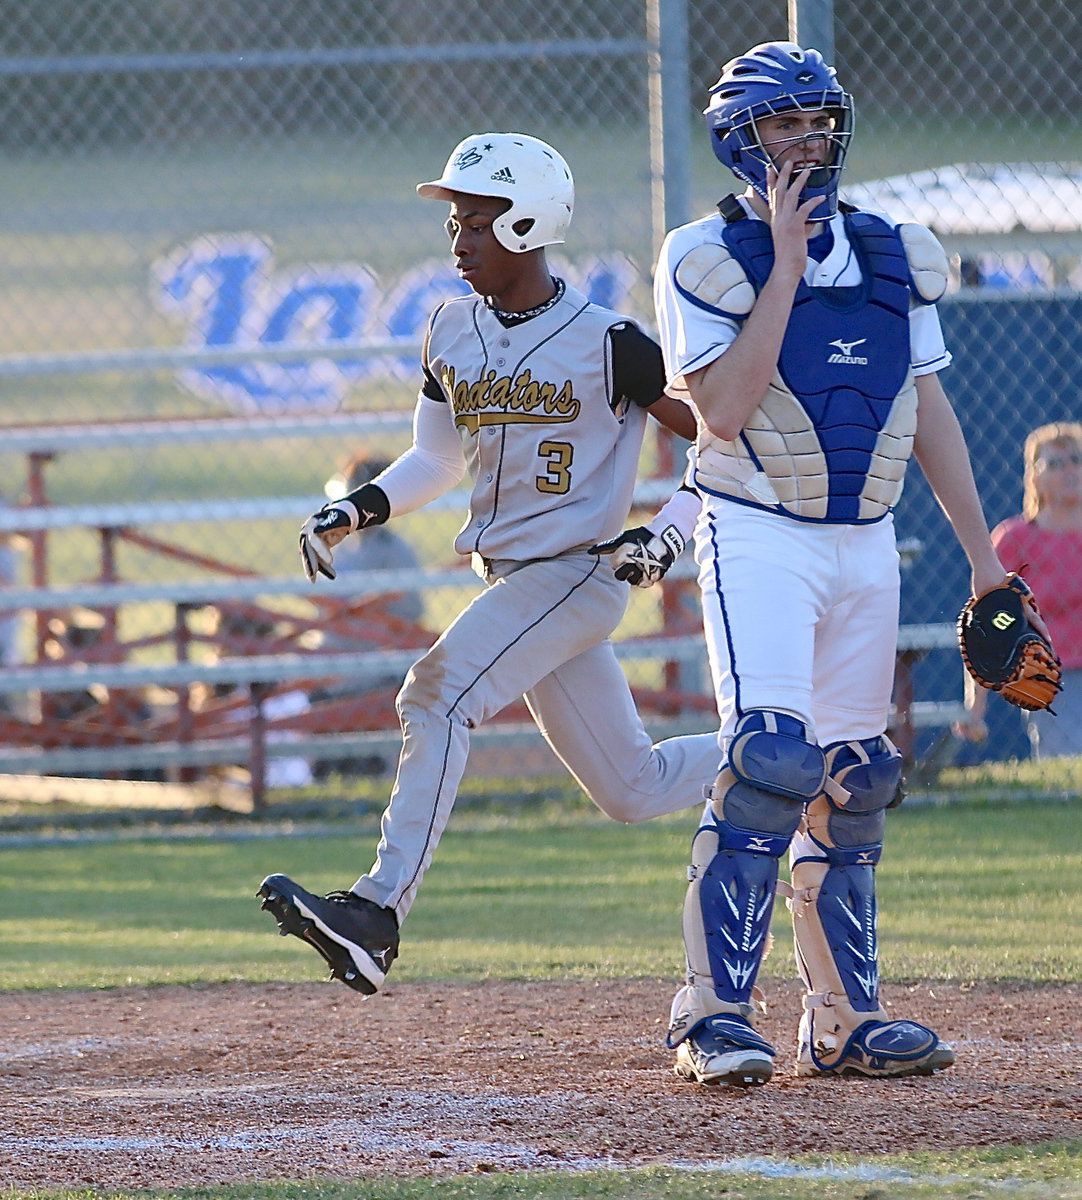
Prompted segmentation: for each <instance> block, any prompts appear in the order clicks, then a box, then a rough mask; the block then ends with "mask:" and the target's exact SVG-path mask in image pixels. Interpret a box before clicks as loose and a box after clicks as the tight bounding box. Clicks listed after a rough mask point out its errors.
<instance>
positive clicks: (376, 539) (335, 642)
mask: <svg viewBox="0 0 1082 1200" xmlns="http://www.w3.org/2000/svg"><path fill="white" fill-rule="evenodd" d="M389 466H390V462H389V461H388V460H383V459H375V458H368V457H367V456H366V455H363V454H357V455H354V456H353V457H352V458H351V459H349V460H348V462H347V463H346V464H345V466H344V467H343V468H342V470H341V471H339V472H337V473H336V474H334V475H332V476H331V477H330V479H328V480H327V482H326V484H325V485H324V488H323V491H324V493H325V494H326V496H327V499H328V500H331V501H335V500H341V499H342V498H343V497H345V496H348V495H349V494H350V492H355V491H356V490H357V489H358V488H361V487H364V485H365V484H366V483H370V482H371V481H372V480H373V479H375V477H376V476H377V475H379V474H380V473H381V472H382V471H385V470H386V469H387V467H389ZM334 565H335V567H336V569H337V571H338V574H339V575H345V576H347V577H348V576H349V575H350V573H351V572H356V571H415V570H418V569H419V568H420V566H421V560H420V559H419V558H418V557H417V553H416V551H415V550H414V549H413V547H412V546H411V545H410V544H409V542H407V541H406V539H405V538H404V537H403V536H402V535H401V534H400V533H397V532H395V531H394V530H393V529H390V528H388V527H387V526H386V525H377V526H375V527H374V528H372V529H369V530H368V531H367V532H366V534H365V536H364V537H363V538H350V539H349V540H348V541H347V542H346V543H345V544H344V545H343V546H342V547H341V548H340V549H339V550H338V551H337V553H336V555H335V560H334ZM344 582H348V579H347V580H346V581H344ZM384 611H385V612H386V613H388V614H389V615H390V616H393V617H397V618H399V619H400V620H402V621H420V619H421V617H422V616H423V615H424V601H423V599H422V598H421V593H420V592H419V591H418V590H417V589H416V588H408V589H403V591H402V593H401V595H400V596H399V598H398V599H395V600H391V601H389V602H388V603H387V604H386V605H385V607H384ZM355 644H356V643H354V642H346V641H344V640H343V639H342V638H340V637H337V636H336V635H334V634H325V635H324V638H323V645H324V647H325V648H326V649H328V650H330V649H340V648H343V647H345V646H354V645H355ZM376 648H378V647H373V649H376ZM401 683H402V680H401V679H398V680H397V681H395V684H396V686H401Z"/></svg>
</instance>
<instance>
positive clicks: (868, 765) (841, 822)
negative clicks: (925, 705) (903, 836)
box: [809, 734, 902, 857]
mask: <svg viewBox="0 0 1082 1200" xmlns="http://www.w3.org/2000/svg"><path fill="white" fill-rule="evenodd" d="M824 753H825V755H826V762H827V771H828V773H829V775H830V778H831V779H832V780H833V781H834V782H835V783H837V784H839V785H840V789H835V791H834V792H833V793H832V792H831V791H827V792H824V794H823V797H822V798H821V800H819V801H817V802H816V803H815V804H814V805H813V806H812V807H811V808H810V809H809V816H810V817H811V818H812V824H813V826H814V827H815V828H813V830H812V835H813V836H814V837H816V840H817V841H819V842H820V843H821V844H824V845H825V846H826V847H828V848H831V849H833V848H837V849H838V850H839V851H841V852H842V853H843V856H844V855H846V852H851V851H856V850H860V849H862V848H870V849H871V850H872V851H873V852H874V854H875V857H878V851H879V849H880V847H881V846H882V842H883V829H884V826H885V824H886V812H887V809H888V808H893V807H894V806H895V805H897V804H900V803H901V800H902V756H901V754H900V753H899V752H898V750H897V748H896V747H895V745H894V744H893V742H891V740H890V738H888V737H887V736H886V735H885V734H884V735H881V736H879V737H874V738H864V739H863V740H861V741H851V742H832V743H831V744H830V745H829V746H827V747H826V749H825V751H824ZM841 789H844V790H841ZM817 831H818V833H817Z"/></svg>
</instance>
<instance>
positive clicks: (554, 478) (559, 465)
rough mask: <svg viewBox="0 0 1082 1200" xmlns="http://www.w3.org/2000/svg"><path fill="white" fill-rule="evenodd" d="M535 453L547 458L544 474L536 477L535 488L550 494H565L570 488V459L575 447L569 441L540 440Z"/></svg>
mask: <svg viewBox="0 0 1082 1200" xmlns="http://www.w3.org/2000/svg"><path fill="white" fill-rule="evenodd" d="M537 453H538V456H539V457H540V458H544V459H547V460H548V465H547V466H546V468H545V474H544V475H538V477H537V490H538V491H539V492H547V493H548V494H549V495H551V496H563V495H565V494H566V493H567V492H569V491H570V490H571V460H572V459H573V458H574V457H575V447H574V446H572V445H571V443H570V442H542V443H541V445H540V446H538V447H537Z"/></svg>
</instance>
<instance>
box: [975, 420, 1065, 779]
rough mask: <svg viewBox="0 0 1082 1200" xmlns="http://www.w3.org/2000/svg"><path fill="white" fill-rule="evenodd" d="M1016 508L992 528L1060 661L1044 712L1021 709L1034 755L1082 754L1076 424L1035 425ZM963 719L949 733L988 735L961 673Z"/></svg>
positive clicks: (980, 704)
mask: <svg viewBox="0 0 1082 1200" xmlns="http://www.w3.org/2000/svg"><path fill="white" fill-rule="evenodd" d="M1022 458H1023V464H1024V465H1023V475H1022V512H1021V513H1020V514H1019V515H1018V516H1014V517H1008V518H1007V520H1005V521H1001V522H1000V523H999V524H998V525H997V526H996V527H995V529H993V530H992V542H993V544H994V545H995V547H996V550H997V551H998V553H999V557H1000V559H1001V561H1002V562H1003V565H1004V566H1005V567H1006V568H1007V570H1009V571H1017V572H1018V573H1019V574H1024V575H1025V578H1026V582H1027V583H1028V584H1029V585H1030V587H1032V588H1033V590H1034V592H1035V593H1036V594H1037V595H1038V596H1040V598H1041V615H1042V616H1043V617H1044V619H1045V622H1046V623H1047V625H1048V628H1049V631H1050V632H1051V634H1052V642H1053V645H1054V646H1055V647H1056V652H1057V653H1058V654H1059V656H1060V658H1061V660H1062V662H1063V691H1062V693H1061V694H1060V696H1059V697H1058V698H1057V700H1056V704H1055V710H1056V711H1055V715H1053V714H1052V713H1050V712H1045V711H1039V712H1024V713H1023V714H1022V716H1023V718H1024V720H1025V722H1026V731H1027V733H1028V734H1029V741H1030V746H1031V748H1032V752H1033V757H1034V758H1053V757H1057V756H1061V755H1075V754H1082V422H1078V421H1058V422H1054V423H1052V424H1049V425H1041V426H1039V427H1038V428H1037V429H1034V430H1032V431H1031V432H1030V434H1029V435H1028V436H1027V438H1026V441H1025V446H1024V449H1023V452H1022ZM965 689H966V690H965V705H966V718H965V720H964V721H959V722H958V723H957V724H956V725H955V726H954V732H955V733H956V734H957V735H958V736H959V737H962V738H965V739H966V740H967V741H970V742H981V741H983V740H984V739H985V738H986V737H987V736H988V726H987V724H986V723H985V716H986V713H987V711H988V696H989V693H988V692H987V691H986V690H985V689H984V688H981V687H978V686H977V685H976V684H975V683H974V682H973V680H972V678H971V677H970V676H969V674H968V673H967V674H966V676H965Z"/></svg>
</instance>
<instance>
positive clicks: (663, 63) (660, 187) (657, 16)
mask: <svg viewBox="0 0 1082 1200" xmlns="http://www.w3.org/2000/svg"><path fill="white" fill-rule="evenodd" d="M646 40H647V42H648V44H649V47H650V50H649V72H650V200H651V213H650V226H651V233H652V235H653V243H654V244H653V250H654V254H655V256H656V254H657V252H658V250H659V249H660V247H661V242H662V240H663V238H664V237H665V234H666V232H667V231H668V230H670V229H673V228H675V226H677V225H683V224H684V222H685V221H687V220H688V219H689V217H690V216H691V132H690V128H689V121H688V117H689V115H690V112H691V85H690V73H691V72H690V66H689V62H688V8H687V0H646Z"/></svg>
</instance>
